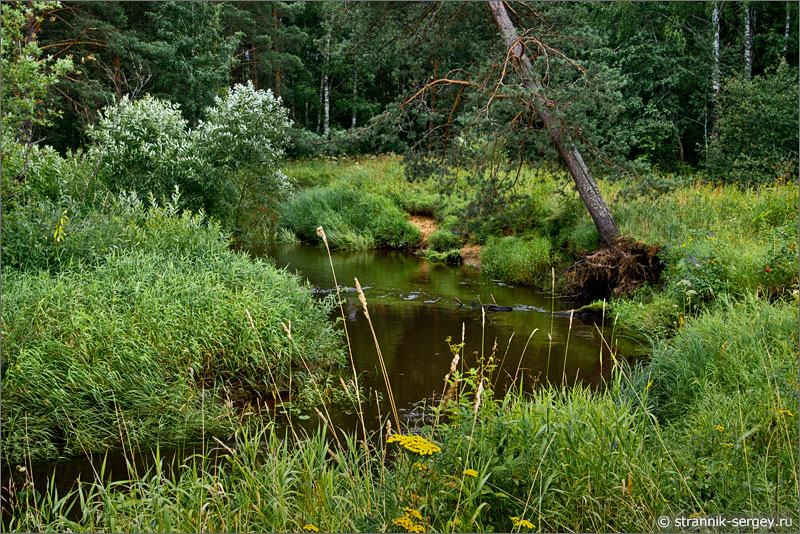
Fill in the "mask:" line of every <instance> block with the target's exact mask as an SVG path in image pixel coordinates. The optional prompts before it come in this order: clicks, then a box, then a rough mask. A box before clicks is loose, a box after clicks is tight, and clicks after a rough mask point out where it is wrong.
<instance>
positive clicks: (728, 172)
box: [709, 62, 798, 186]
mask: <svg viewBox="0 0 800 534" xmlns="http://www.w3.org/2000/svg"><path fill="white" fill-rule="evenodd" d="M797 91H798V86H797V69H796V68H792V67H789V66H788V65H787V64H786V62H781V64H780V65H779V66H778V67H777V69H774V70H772V71H767V72H765V73H764V74H763V75H761V76H755V77H753V78H752V80H745V79H732V80H730V81H729V82H728V83H727V84H725V85H724V87H723V88H722V91H721V93H720V104H719V108H718V114H719V119H718V120H717V125H716V134H717V135H716V136H714V137H712V144H711V147H710V148H709V167H710V171H711V175H712V177H714V178H716V179H718V180H720V181H723V182H727V183H734V182H736V183H738V184H740V185H743V186H757V185H763V184H770V183H774V182H775V181H777V180H780V179H783V180H787V181H788V180H792V179H793V180H796V179H797V166H798V153H797V145H798V129H797V128H798V110H797Z"/></svg>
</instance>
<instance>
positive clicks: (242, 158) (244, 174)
mask: <svg viewBox="0 0 800 534" xmlns="http://www.w3.org/2000/svg"><path fill="white" fill-rule="evenodd" d="M205 116H206V118H205V120H204V121H201V122H200V124H199V125H198V126H197V128H196V129H195V130H194V131H193V132H192V143H193V146H194V150H196V151H199V152H201V153H202V154H203V157H204V158H205V160H206V161H207V162H208V164H209V167H210V169H209V172H212V173H214V174H216V175H217V177H216V178H215V179H214V183H217V184H225V185H226V187H227V188H232V189H233V190H234V192H235V194H234V195H233V196H232V198H231V197H230V196H227V197H226V198H228V202H231V203H232V205H230V206H224V207H222V206H218V207H217V208H216V211H217V212H218V213H220V215H222V216H225V215H228V214H236V216H237V219H239V218H240V217H241V211H242V208H243V207H244V206H243V204H244V203H245V201H246V200H248V199H256V200H257V202H258V203H259V204H260V205H263V204H270V205H271V204H274V203H277V202H280V201H283V200H285V199H286V197H287V196H288V194H289V193H290V192H291V189H292V183H291V180H289V178H287V176H286V175H284V174H283V173H282V172H281V171H280V170H279V169H278V165H279V163H280V162H281V161H282V159H283V156H284V154H285V150H286V146H287V144H288V141H289V138H288V136H287V130H288V128H289V124H290V120H289V117H288V111H287V110H286V108H284V107H282V106H281V100H280V98H275V97H274V96H273V95H272V91H269V90H266V91H262V90H256V89H255V87H253V82H251V81H249V80H248V82H247V84H246V85H241V84H236V85H234V86H233V87H232V88H231V89H230V90H229V91H228V92H227V94H226V95H225V96H224V97H215V98H214V106H212V107H209V108H206V110H205ZM251 209H254V207H253V206H251Z"/></svg>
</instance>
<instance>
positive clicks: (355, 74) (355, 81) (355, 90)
mask: <svg viewBox="0 0 800 534" xmlns="http://www.w3.org/2000/svg"><path fill="white" fill-rule="evenodd" d="M356 98H358V69H357V68H356V66H355V65H353V116H352V117H351V120H350V127H351V128H353V129H355V127H356Z"/></svg>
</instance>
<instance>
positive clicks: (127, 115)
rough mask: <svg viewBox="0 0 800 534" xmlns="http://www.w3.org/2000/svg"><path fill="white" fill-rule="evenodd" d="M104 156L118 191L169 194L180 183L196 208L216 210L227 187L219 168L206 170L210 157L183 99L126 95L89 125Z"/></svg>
mask: <svg viewBox="0 0 800 534" xmlns="http://www.w3.org/2000/svg"><path fill="white" fill-rule="evenodd" d="M88 135H89V137H90V138H91V139H92V140H93V141H94V142H95V143H96V151H97V152H98V156H99V157H100V176H101V177H102V178H103V180H104V181H105V183H106V184H107V186H108V187H109V189H111V190H112V191H114V192H119V191H135V192H136V193H138V194H139V196H140V197H146V196H147V195H148V194H150V193H152V194H153V195H155V196H156V197H157V198H160V197H164V196H167V195H169V194H170V193H171V192H172V191H173V189H174V187H175V186H176V185H177V186H179V187H180V188H181V191H182V193H183V194H184V200H185V201H186V203H187V205H188V206H190V207H191V208H192V209H195V210H197V209H200V208H206V209H207V210H208V211H209V213H213V209H209V208H213V207H214V205H215V203H216V202H217V200H216V197H217V195H218V194H219V195H220V196H221V197H222V198H223V199H225V198H226V197H227V196H229V193H228V195H226V190H225V188H224V187H223V184H220V183H217V182H216V180H215V178H216V176H214V175H213V174H210V173H206V172H204V171H205V169H204V165H205V163H206V162H205V161H204V160H203V159H202V158H201V156H200V155H199V154H198V152H197V150H196V148H197V147H196V146H195V144H194V143H193V142H192V138H191V136H190V134H189V131H188V130H187V123H186V120H185V119H184V118H183V117H182V116H181V112H180V108H179V106H178V105H177V104H172V103H169V102H165V101H163V100H159V99H157V98H153V97H151V96H145V97H144V98H142V99H139V100H133V101H132V100H130V99H128V98H127V97H124V98H123V99H122V101H121V102H120V103H119V105H118V106H109V107H107V108H105V109H104V110H103V111H102V112H101V116H100V120H99V121H98V123H97V125H96V126H94V127H92V128H90V129H89V130H88Z"/></svg>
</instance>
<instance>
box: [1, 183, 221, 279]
mask: <svg viewBox="0 0 800 534" xmlns="http://www.w3.org/2000/svg"><path fill="white" fill-rule="evenodd" d="M149 202H150V206H149V207H147V208H145V207H144V205H143V203H142V201H141V200H140V199H139V198H138V196H137V195H136V194H135V193H130V194H128V195H120V196H118V197H116V198H112V199H107V201H106V202H105V203H103V204H101V205H99V206H97V207H96V208H93V207H87V208H81V206H80V205H79V203H77V202H66V203H64V204H59V203H56V202H53V201H50V200H46V199H45V200H40V201H38V202H32V203H29V204H27V205H25V206H21V207H19V208H17V209H15V210H14V211H12V212H10V213H8V214H6V215H5V216H4V218H3V219H4V220H3V247H2V249H0V253H1V254H2V263H3V266H4V267H15V268H18V269H24V270H35V269H47V270H50V271H58V270H61V269H64V268H66V267H70V266H72V267H77V266H78V265H96V264H99V263H102V262H103V261H105V258H106V256H107V255H108V254H109V253H111V252H125V251H131V250H142V251H158V252H163V253H170V254H182V255H189V256H197V255H201V254H205V253H207V252H208V251H215V252H221V251H224V250H225V249H226V248H227V245H228V236H227V234H226V233H225V232H224V231H223V230H222V228H221V226H220V225H219V223H218V222H216V221H208V220H207V219H206V218H205V217H204V216H203V215H202V214H192V213H191V212H189V211H182V212H181V211H180V210H179V209H178V205H179V204H180V197H179V195H178V194H177V193H174V194H173V196H172V199H171V200H170V201H166V200H165V201H164V202H163V203H164V206H163V207H160V206H158V205H157V204H156V201H155V199H153V198H152V197H151V198H150V201H149ZM56 231H58V235H57V236H56Z"/></svg>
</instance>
